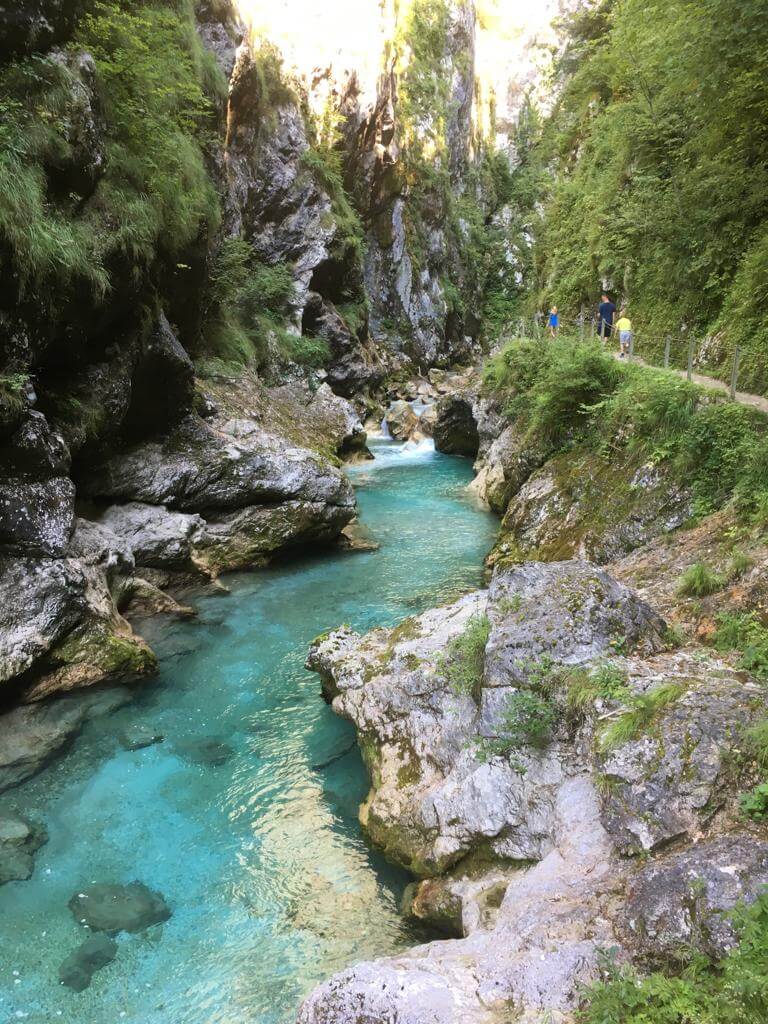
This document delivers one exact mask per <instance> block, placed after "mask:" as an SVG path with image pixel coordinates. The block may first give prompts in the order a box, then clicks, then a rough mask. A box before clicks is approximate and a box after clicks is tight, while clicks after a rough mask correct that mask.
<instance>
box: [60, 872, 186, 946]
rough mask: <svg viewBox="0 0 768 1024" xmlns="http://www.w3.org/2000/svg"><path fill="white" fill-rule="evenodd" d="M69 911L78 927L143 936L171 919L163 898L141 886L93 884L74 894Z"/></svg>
mask: <svg viewBox="0 0 768 1024" xmlns="http://www.w3.org/2000/svg"><path fill="white" fill-rule="evenodd" d="M68 906H69V909H70V910H71V911H72V914H73V915H74V918H75V920H76V921H77V922H78V923H79V924H85V925H87V926H88V927H89V928H90V929H92V930H93V931H95V932H107V933H111V934H117V933H118V932H143V931H145V930H146V929H147V928H149V927H151V926H152V925H153V924H161V923H162V922H163V921H167V920H168V918H169V917H170V916H171V908H170V907H169V906H168V904H167V903H166V902H165V900H164V899H163V897H162V896H161V895H160V894H159V893H157V892H153V891H152V889H149V888H147V886H146V885H144V884H143V883H142V882H130V883H129V884H128V885H111V884H109V883H97V884H96V885H89V886H87V887H86V888H85V889H82V890H81V891H80V892H78V893H75V895H74V896H73V897H72V899H71V900H70V901H69V904H68Z"/></svg>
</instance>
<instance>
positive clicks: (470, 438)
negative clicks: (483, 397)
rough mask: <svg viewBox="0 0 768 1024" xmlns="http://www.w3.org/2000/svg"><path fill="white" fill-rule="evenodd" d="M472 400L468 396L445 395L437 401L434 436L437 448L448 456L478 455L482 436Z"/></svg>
mask: <svg viewBox="0 0 768 1024" xmlns="http://www.w3.org/2000/svg"><path fill="white" fill-rule="evenodd" d="M472 402H473V400H472V398H471V397H470V396H466V395H460V394H455V395H443V397H442V398H439V399H438V401H437V411H436V419H435V425H434V427H433V430H432V436H433V437H434V439H435V448H437V450H438V451H440V452H445V453H446V454H447V455H470V456H475V455H477V452H478V448H479V446H480V435H479V434H478V430H477V423H476V421H475V417H474V412H473V408H472Z"/></svg>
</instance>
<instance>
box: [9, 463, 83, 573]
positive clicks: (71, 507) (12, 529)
mask: <svg viewBox="0 0 768 1024" xmlns="http://www.w3.org/2000/svg"><path fill="white" fill-rule="evenodd" d="M74 522H75V486H74V484H73V483H72V481H71V480H69V479H67V478H66V477H52V478H51V479H49V480H42V481H40V480H24V479H20V478H19V477H6V478H4V479H3V480H0V544H11V545H13V546H14V547H19V548H22V549H25V550H27V551H30V552H39V553H40V554H44V555H53V556H59V555H63V554H64V552H65V551H66V550H67V547H68V546H69V540H70V537H71V536H72V530H73V528H74Z"/></svg>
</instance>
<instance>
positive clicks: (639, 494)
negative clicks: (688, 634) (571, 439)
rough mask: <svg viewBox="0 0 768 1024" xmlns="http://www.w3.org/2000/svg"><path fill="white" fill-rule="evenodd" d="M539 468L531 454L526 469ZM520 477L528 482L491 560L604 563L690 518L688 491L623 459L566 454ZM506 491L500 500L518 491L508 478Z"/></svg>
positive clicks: (517, 496) (664, 475)
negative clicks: (562, 560)
mask: <svg viewBox="0 0 768 1024" xmlns="http://www.w3.org/2000/svg"><path fill="white" fill-rule="evenodd" d="M513 458H514V456H513ZM536 461H538V456H537V453H535V452H534V453H531V456H530V460H529V465H531V466H532V467H533V466H535V463H536ZM542 461H543V460H542ZM528 472H530V470H529V471H528ZM521 475H523V476H527V479H526V480H525V482H524V483H523V484H522V486H521V487H520V489H519V490H518V491H517V493H515V494H514V496H513V497H512V499H511V501H510V503H509V505H508V507H507V510H506V514H505V516H504V519H503V521H502V528H501V535H500V538H499V541H498V543H497V545H496V548H495V549H494V555H493V560H494V561H498V560H503V559H512V560H525V559H527V558H541V559H545V560H552V561H558V560H560V559H563V558H587V559H590V560H591V561H595V562H598V563H605V562H608V561H611V560H612V559H615V558H618V557H620V556H621V555H624V554H626V553H627V552H628V551H631V550H632V549H634V548H637V547H640V545H641V544H645V543H646V542H648V541H650V540H652V539H653V538H654V537H657V536H659V535H660V534H663V533H668V532H669V531H670V530H674V529H677V527H679V526H682V524H683V523H684V522H686V520H688V519H689V518H690V516H691V510H692V505H691V494H690V492H689V491H688V489H687V488H685V487H684V486H681V485H679V484H677V483H676V482H675V481H674V480H672V479H671V478H670V477H669V475H668V474H667V473H665V472H664V471H663V470H660V469H656V468H653V467H649V466H645V465H638V464H637V463H636V462H633V461H632V459H631V457H628V456H626V455H623V456H619V457H617V458H616V459H606V458H603V457H601V456H599V455H596V454H594V453H591V452H582V453H577V454H575V455H574V454H573V453H568V454H563V455H558V456H555V457H554V458H552V459H550V460H549V461H548V462H546V463H545V464H544V465H543V466H542V468H541V469H538V470H535V471H534V472H533V473H532V474H531V475H527V474H526V473H525V470H524V468H523V467H522V466H521ZM501 487H502V494H503V493H506V492H510V491H513V489H514V481H513V480H512V479H510V478H509V477H508V476H507V471H505V473H504V482H503V484H501Z"/></svg>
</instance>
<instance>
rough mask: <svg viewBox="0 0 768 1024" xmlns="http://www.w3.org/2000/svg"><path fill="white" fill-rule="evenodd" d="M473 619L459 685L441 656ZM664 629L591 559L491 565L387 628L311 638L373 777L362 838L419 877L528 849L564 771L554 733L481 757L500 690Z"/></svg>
mask: <svg viewBox="0 0 768 1024" xmlns="http://www.w3.org/2000/svg"><path fill="white" fill-rule="evenodd" d="M483 617H486V621H487V634H486V636H487V641H483V640H482V638H481V641H480V642H481V643H484V646H485V651H484V655H483V656H482V659H483V664H482V671H481V673H480V674H479V678H477V679H476V680H475V683H474V685H473V686H472V687H465V688H463V689H462V688H461V687H457V686H456V685H455V684H454V683H452V682H451V679H450V673H448V672H447V671H446V667H445V665H446V659H450V657H451V651H452V650H453V649H454V648H455V646H456V644H457V643H460V642H461V640H462V638H463V637H464V636H465V634H466V633H467V630H468V627H470V626H471V625H472V624H473V623H474V624H476V623H477V622H478V621H482V619H483ZM663 628H664V626H663V623H662V621H661V620H660V619H659V618H658V616H655V615H654V614H653V612H652V611H651V610H650V608H648V606H647V605H645V604H644V603H643V602H641V601H639V600H638V599H637V598H636V597H635V596H634V595H633V594H632V592H631V591H629V590H627V589H626V588H625V587H623V586H621V585H620V584H617V583H616V582H615V581H613V580H612V579H611V578H610V577H609V576H608V575H607V574H606V573H605V572H603V571H601V570H599V569H597V568H595V567H594V566H590V565H584V564H580V563H563V564H560V565H546V564H536V563H534V564H531V565H526V566H523V567H521V568H520V569H519V570H516V571H511V572H499V573H497V574H496V576H495V577H494V579H493V581H492V584H491V588H490V590H489V591H488V592H487V593H486V592H482V591H481V592H479V593H476V594H469V595H467V596H465V597H463V598H461V599H459V600H458V601H457V602H455V603H454V604H452V605H448V606H446V607H444V608H438V609H434V610H432V611H429V612H425V613H424V614H423V615H421V616H419V617H418V618H415V619H409V620H406V621H405V622H404V623H402V624H401V626H399V627H398V628H397V629H395V630H393V631H386V630H375V631H374V632H373V633H369V634H367V635H366V636H364V637H360V636H358V635H357V634H355V633H353V632H352V631H351V630H349V629H348V628H344V627H343V628H342V629H340V630H337V631H336V632H335V633H332V634H330V636H329V637H327V638H322V639H321V640H320V641H319V642H318V643H317V644H316V645H315V646H314V647H313V649H312V651H311V653H310V658H309V665H310V667H312V668H314V669H316V670H317V671H318V672H319V673H320V674H321V676H322V677H323V681H324V687H325V690H326V693H327V695H328V696H329V697H330V698H331V699H332V700H333V707H334V710H335V711H337V712H338V713H339V714H341V715H343V716H344V717H346V718H349V719H350V720H351V721H352V722H353V723H354V725H355V727H356V728H357V731H358V736H359V741H360V745H361V750H362V753H363V757H364V759H365V761H366V765H367V767H368V770H369V773H370V775H371V780H372V788H371V792H370V794H369V797H368V799H367V800H366V803H365V804H364V805H363V808H362V809H361V820H362V822H363V824H364V826H365V828H366V830H367V831H368V833H369V835H370V836H371V838H372V839H373V840H374V842H376V843H377V844H378V845H380V846H381V847H383V849H384V850H385V851H386V853H387V854H388V856H390V857H391V858H393V859H395V860H397V861H399V862H400V863H401V864H403V865H404V866H405V867H407V868H408V869H409V870H411V871H412V872H414V873H415V874H419V875H425V876H427V875H434V874H437V873H440V872H442V871H444V870H445V869H446V868H448V867H450V866H451V865H452V864H455V863H456V862H457V861H459V860H460V859H461V858H462V857H465V856H466V855H467V854H468V853H470V852H471V851H473V850H478V849H483V850H485V851H486V852H487V853H490V854H492V855H494V856H496V857H499V858H504V857H506V858H514V859H534V860H538V859H540V858H541V857H542V856H544V854H545V853H546V852H547V851H548V850H549V849H550V848H551V846H552V843H553V833H552V828H553V825H552V806H553V800H554V794H556V792H557V791H558V789H559V788H560V787H561V786H562V784H563V783H564V780H565V777H566V775H567V769H566V767H565V764H564V761H563V751H562V748H561V746H560V744H559V743H558V742H553V743H551V744H549V745H546V746H544V747H538V746H536V745H530V746H529V745H526V744H525V743H523V744H522V747H521V749H520V750H519V751H517V752H515V757H514V758H507V757H491V758H490V759H488V758H486V757H484V756H482V749H483V747H484V746H486V745H487V744H488V743H489V742H491V743H492V741H493V740H494V739H496V738H497V737H498V736H499V735H500V733H502V732H503V728H504V717H505V710H506V706H507V704H508V701H509V698H510V696H511V695H512V694H514V693H516V692H517V691H519V690H521V689H526V688H528V687H530V686H531V685H535V681H536V680H537V679H538V677H539V676H540V675H541V674H542V672H547V671H551V670H552V669H554V667H556V666H567V667H573V666H576V665H589V664H592V663H595V662H597V661H598V660H599V659H601V658H604V657H606V656H609V655H611V654H613V653H614V649H615V646H614V645H615V644H616V642H617V641H621V642H622V643H626V644H629V645H630V646H631V647H639V648H642V649H644V650H645V651H646V652H651V651H654V650H658V649H659V648H660V647H661V646H662V644H663V639H662V632H663ZM480 653H481V654H482V651H481V652H480ZM563 717H564V716H563ZM555 735H557V736H559V735H560V733H559V732H557V733H556V734H555ZM563 736H565V734H563ZM553 739H554V736H553ZM521 766H523V767H524V771H523V772H522V773H521Z"/></svg>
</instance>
